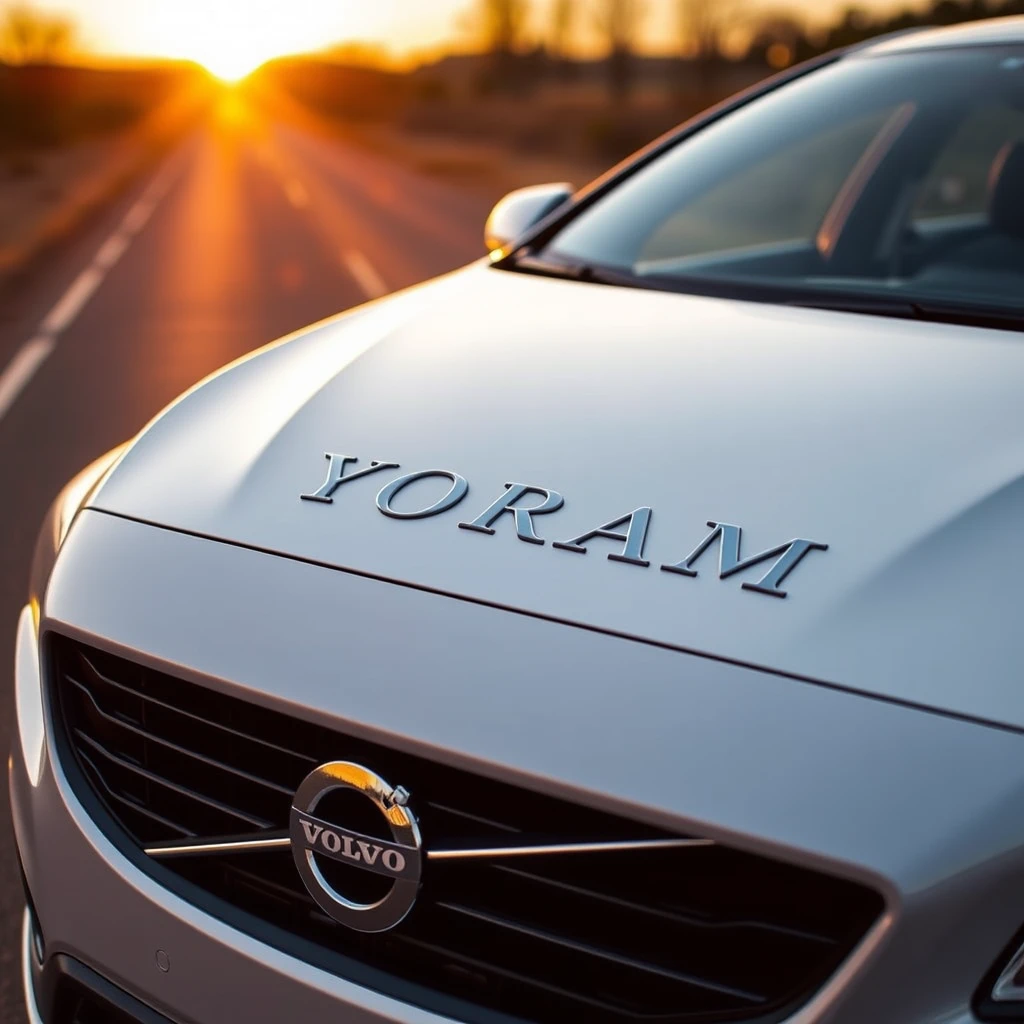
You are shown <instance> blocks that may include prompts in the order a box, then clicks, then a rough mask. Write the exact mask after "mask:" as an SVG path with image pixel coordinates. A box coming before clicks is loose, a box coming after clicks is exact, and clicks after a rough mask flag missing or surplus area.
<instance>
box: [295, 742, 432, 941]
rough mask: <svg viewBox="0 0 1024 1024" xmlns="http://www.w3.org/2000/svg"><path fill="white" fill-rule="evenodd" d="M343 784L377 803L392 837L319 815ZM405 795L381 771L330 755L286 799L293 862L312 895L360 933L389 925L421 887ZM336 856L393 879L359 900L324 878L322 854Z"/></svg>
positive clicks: (396, 920) (416, 835)
mask: <svg viewBox="0 0 1024 1024" xmlns="http://www.w3.org/2000/svg"><path fill="white" fill-rule="evenodd" d="M338 790H348V791H350V792H354V793H358V794H360V795H361V796H363V797H366V799H367V800H368V801H370V804H371V805H372V806H373V807H375V808H376V809H377V811H378V812H379V813H380V816H381V818H382V824H383V825H384V826H385V827H386V829H387V831H388V832H390V835H391V840H392V841H388V840H387V839H382V838H379V837H376V836H369V835H364V834H363V833H361V832H355V831H353V830H352V829H350V828H345V827H344V826H343V825H342V824H340V823H338V822H334V821H327V820H325V819H324V818H321V817H318V816H317V813H316V811H317V806H318V805H319V803H320V802H321V800H323V799H324V797H326V796H327V795H328V794H329V793H333V792H337V791H338ZM408 798H409V794H408V793H407V792H406V791H405V790H404V789H402V788H401V787H400V786H399V787H397V788H392V787H391V786H389V785H388V784H387V783H386V782H385V781H384V780H383V779H382V778H381V777H380V776H379V775H376V774H374V773H373V772H371V771H370V770H369V769H367V768H363V767H362V766H361V765H358V764H352V763H350V762H348V761H331V762H330V763H329V764H322V765H320V767H319V768H315V769H313V771H312V772H310V773H309V775H307V776H306V778H305V779H303V781H302V783H301V784H300V786H299V788H298V790H297V791H296V793H295V799H294V801H293V803H292V811H291V819H290V823H289V835H290V838H291V846H292V853H293V855H294V857H295V866H296V868H297V869H298V872H299V876H300V877H301V878H302V881H303V884H304V885H305V886H306V889H307V890H309V894H310V896H312V897H313V899H314V900H316V902H317V904H318V905H319V906H320V908H321V909H322V910H323V911H324V912H325V913H327V914H329V915H330V916H331V917H332V918H334V920H335V921H338V922H339V923H340V924H343V925H346V926H347V927H349V928H354V929H355V930H356V931H360V932H384V931H387V930H388V929H389V928H394V927H395V925H396V924H398V923H399V922H400V921H401V920H402V919H403V918H404V917H405V916H406V914H408V913H409V911H410V910H412V906H413V904H414V903H415V902H416V894H417V893H418V891H419V884H420V870H421V866H422V848H421V843H420V832H419V828H418V827H417V825H416V819H415V817H413V814H412V811H410V810H409V808H408V807H407V806H406V801H407V800H408ZM322 858H323V859H326V860H328V861H337V862H338V863H341V864H347V865H349V866H350V867H353V868H359V869H361V870H363V871H369V872H372V873H374V874H376V875H381V876H383V877H385V878H388V879H391V880H392V885H391V888H390V889H389V890H388V891H387V893H386V894H385V895H384V896H382V897H381V898H380V899H378V900H376V902H373V903H358V902H355V901H354V900H351V899H349V898H348V897H346V896H345V895H344V894H343V893H341V892H339V891H338V888H336V885H335V883H334V882H333V881H328V879H327V877H325V874H324V870H323V867H322V860H321V859H322Z"/></svg>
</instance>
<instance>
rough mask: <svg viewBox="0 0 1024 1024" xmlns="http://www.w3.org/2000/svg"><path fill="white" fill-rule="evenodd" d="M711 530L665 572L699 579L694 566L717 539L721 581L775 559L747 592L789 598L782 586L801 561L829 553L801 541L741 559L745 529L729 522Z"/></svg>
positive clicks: (746, 586)
mask: <svg viewBox="0 0 1024 1024" xmlns="http://www.w3.org/2000/svg"><path fill="white" fill-rule="evenodd" d="M708 526H710V527H711V533H709V534H708V535H707V536H706V537H705V538H704V539H703V540H702V541H701V542H700V544H698V545H697V547H695V548H694V549H693V551H691V552H690V554H688V555H687V556H686V557H685V558H684V559H682V561H679V562H676V563H674V564H672V565H663V566H662V567H661V568H662V569H663V570H664V571H665V572H676V573H679V574H681V575H683V576H696V575H697V570H696V569H692V568H691V566H692V565H693V563H694V562H696V561H697V559H698V558H700V556H701V555H702V554H704V552H705V551H706V550H707V549H708V548H709V547H710V546H711V545H712V544H714V542H715V541H716V540H718V541H719V550H718V578H719V579H722V580H724V579H725V578H726V577H728V576H732V575H733V574H734V573H737V572H742V571H743V570H744V569H749V568H750V567H751V566H754V565H759V564H760V563H761V562H766V561H768V560H769V559H774V561H773V563H772V565H771V566H770V567H769V569H768V571H767V572H766V573H765V574H764V575H763V576H762V577H761V578H760V579H759V580H758V581H757V582H756V583H744V584H743V589H744V590H754V591H756V592H757V593H759V594H771V596H772V597H785V596H786V591H785V590H780V589H779V585H780V584H781V583H782V581H783V580H784V579H785V578H786V577H787V576H788V575H789V574H790V573H791V572H792V571H793V570H794V569H795V568H796V566H797V565H798V563H799V562H800V560H801V559H802V558H803V557H804V556H805V555H806V554H807V553H808V552H810V551H827V550H828V545H827V544H819V543H818V542H817V541H813V540H804V539H802V538H797V539H795V540H790V541H786V543H785V544H779V545H777V546H776V547H774V548H769V549H768V550H767V551H762V552H760V553H759V554H756V555H751V556H750V557H749V558H744V559H742V560H741V559H740V535H741V533H742V529H741V528H740V527H739V526H732V525H731V524H729V523H716V522H714V521H713V520H709V521H708Z"/></svg>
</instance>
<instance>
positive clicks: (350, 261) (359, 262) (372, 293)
mask: <svg viewBox="0 0 1024 1024" xmlns="http://www.w3.org/2000/svg"><path fill="white" fill-rule="evenodd" d="M341 261H342V263H344V264H345V266H346V267H347V268H348V272H349V273H350V274H351V275H352V276H353V277H354V278H355V279H356V284H358V285H359V287H360V288H362V290H363V292H364V294H365V295H366V297H367V298H369V299H379V298H380V297H381V296H382V295H387V293H388V286H387V285H386V284H385V283H384V278H382V277H381V276H380V274H378V273H377V271H376V269H375V268H374V266H373V264H372V263H371V262H370V261H369V260H368V259H367V258H366V257H365V256H364V255H363V254H362V253H361V252H360V251H359V250H358V249H347V250H346V251H345V252H343V253H342V255H341Z"/></svg>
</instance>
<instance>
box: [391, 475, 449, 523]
mask: <svg viewBox="0 0 1024 1024" xmlns="http://www.w3.org/2000/svg"><path fill="white" fill-rule="evenodd" d="M430 476H441V477H444V478H445V479H447V480H451V482H452V485H451V487H450V488H449V489H448V492H447V493H446V494H445V495H444V497H443V498H439V499H438V500H437V501H435V502H434V504H433V505H428V506H427V507H426V508H421V509H419V510H418V511H415V512H398V511H396V510H395V509H393V508H392V507H391V502H392V500H393V499H394V497H395V495H396V494H398V492H399V491H401V490H402V489H403V488H405V487H408V486H409V484H411V483H414V482H415V481H417V480H425V479H426V478H427V477H430ZM468 491H469V484H468V483H467V482H466V478H465V477H464V476H459V474H458V473H452V472H451V471H450V470H447V469H424V470H421V471H420V472H418V473H407V474H406V475H405V476H400V477H399V478H398V479H397V480H392V481H391V483H389V484H387V485H386V486H385V487H382V488H381V490H380V493H379V494H378V495H377V508H379V509H380V510H381V512H383V513H384V515H386V516H391V518H392V519H426V518H427V516H436V515H439V514H440V513H441V512H447V511H448V509H450V508H454V507H455V506H456V505H458V503H459V502H460V501H462V499H463V498H464V497H465V496H466V493H467V492H468Z"/></svg>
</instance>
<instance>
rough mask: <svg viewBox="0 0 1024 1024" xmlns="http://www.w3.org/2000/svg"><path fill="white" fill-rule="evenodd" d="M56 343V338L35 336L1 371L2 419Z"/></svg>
mask: <svg viewBox="0 0 1024 1024" xmlns="http://www.w3.org/2000/svg"><path fill="white" fill-rule="evenodd" d="M55 344H56V342H55V341H54V339H53V338H51V337H48V336H47V335H40V336H39V337H36V338H33V339H32V340H31V341H29V342H26V343H25V344H24V345H22V346H21V348H20V349H18V351H17V353H15V356H14V358H13V359H12V360H11V361H10V362H9V363H8V364H7V368H6V369H5V370H4V372H3V373H0V419H2V418H3V417H4V415H5V414H6V412H7V410H8V409H10V407H11V406H12V405H13V404H14V402H15V399H17V397H18V395H20V394H21V393H22V391H24V390H25V385H26V384H28V382H29V381H30V380H31V379H32V378H33V377H34V376H35V373H36V370H38V369H39V367H40V366H42V365H43V363H44V362H45V361H46V357H47V356H48V355H49V354H50V353H51V352H52V351H53V347H54V345H55Z"/></svg>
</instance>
